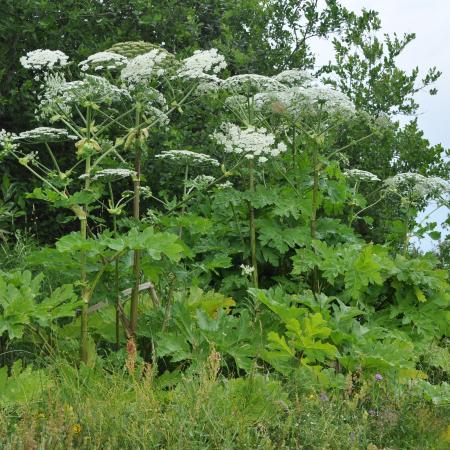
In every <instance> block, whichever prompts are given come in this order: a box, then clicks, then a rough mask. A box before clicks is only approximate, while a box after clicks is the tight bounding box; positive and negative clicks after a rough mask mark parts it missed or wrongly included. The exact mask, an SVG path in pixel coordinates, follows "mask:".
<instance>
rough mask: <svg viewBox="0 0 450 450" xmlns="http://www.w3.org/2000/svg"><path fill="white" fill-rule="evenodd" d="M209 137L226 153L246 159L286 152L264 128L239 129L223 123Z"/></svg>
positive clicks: (284, 147)
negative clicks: (219, 129)
mask: <svg viewBox="0 0 450 450" xmlns="http://www.w3.org/2000/svg"><path fill="white" fill-rule="evenodd" d="M211 137H212V138H213V139H214V140H215V141H216V142H217V143H218V144H220V145H222V146H223V147H224V150H225V152H226V153H234V154H236V155H241V156H243V157H245V158H247V159H253V158H255V157H263V158H264V157H267V156H278V155H280V154H281V153H284V152H285V151H286V150H287V147H286V145H285V144H284V143H283V142H280V143H276V139H275V136H274V135H273V134H272V133H269V132H268V131H267V130H266V129H265V128H255V127H253V126H250V127H248V128H240V127H239V126H237V125H234V124H232V123H225V124H223V125H222V127H221V131H216V132H214V133H213V134H212V136H211ZM260 162H265V160H264V159H263V160H262V161H260Z"/></svg>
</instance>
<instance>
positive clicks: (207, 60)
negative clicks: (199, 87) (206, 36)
mask: <svg viewBox="0 0 450 450" xmlns="http://www.w3.org/2000/svg"><path fill="white" fill-rule="evenodd" d="M226 67H227V63H226V62H225V58H224V57H223V56H222V55H221V54H220V53H219V52H218V50H217V49H216V48H211V49H210V50H196V51H195V52H194V54H193V55H192V56H189V57H188V58H186V59H183V61H182V62H181V67H180V69H179V70H178V71H177V75H176V76H177V77H179V78H187V79H200V80H202V79H203V80H204V79H205V74H210V75H217V74H218V73H219V72H220V71H221V70H223V69H225V68H226Z"/></svg>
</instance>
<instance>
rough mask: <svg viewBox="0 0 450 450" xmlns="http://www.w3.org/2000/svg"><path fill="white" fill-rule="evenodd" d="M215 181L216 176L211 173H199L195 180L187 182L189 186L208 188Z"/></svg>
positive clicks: (200, 188)
mask: <svg viewBox="0 0 450 450" xmlns="http://www.w3.org/2000/svg"><path fill="white" fill-rule="evenodd" d="M214 181H215V178H214V177H211V176H209V175H198V176H196V177H195V178H194V179H193V180H189V181H188V182H187V187H189V188H194V189H198V190H202V189H205V188H207V187H208V186H209V185H210V184H211V183H213V182H214Z"/></svg>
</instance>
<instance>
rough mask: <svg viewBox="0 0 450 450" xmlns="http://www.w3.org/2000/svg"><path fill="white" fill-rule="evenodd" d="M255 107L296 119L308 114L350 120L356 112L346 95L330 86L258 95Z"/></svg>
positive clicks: (291, 89) (296, 88)
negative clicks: (268, 109)
mask: <svg viewBox="0 0 450 450" xmlns="http://www.w3.org/2000/svg"><path fill="white" fill-rule="evenodd" d="M255 106H256V107H257V108H258V109H261V110H263V109H267V108H270V109H271V110H272V111H273V112H278V113H283V114H287V115H291V116H295V117H297V116H300V115H301V114H305V113H306V114H309V115H313V116H318V115H321V116H324V115H325V114H326V115H327V116H328V117H333V118H336V117H340V118H348V117H351V116H353V115H354V114H355V112H356V111H355V106H354V105H353V103H352V102H351V100H350V99H349V98H348V97H347V96H346V95H345V94H343V93H342V92H339V91H337V90H335V89H331V88H330V87H328V86H317V85H315V86H309V87H293V88H290V89H286V90H284V91H281V92H280V91H272V92H264V93H261V94H257V95H256V96H255ZM274 106H276V108H274Z"/></svg>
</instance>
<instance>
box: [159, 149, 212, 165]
mask: <svg viewBox="0 0 450 450" xmlns="http://www.w3.org/2000/svg"><path fill="white" fill-rule="evenodd" d="M156 158H159V159H166V160H169V161H172V162H174V163H176V164H181V165H197V166H199V165H205V164H206V165H212V166H219V161H217V159H214V158H211V156H209V155H205V154H204V153H196V152H191V151H190V150H167V151H163V152H161V153H160V154H159V155H156Z"/></svg>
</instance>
